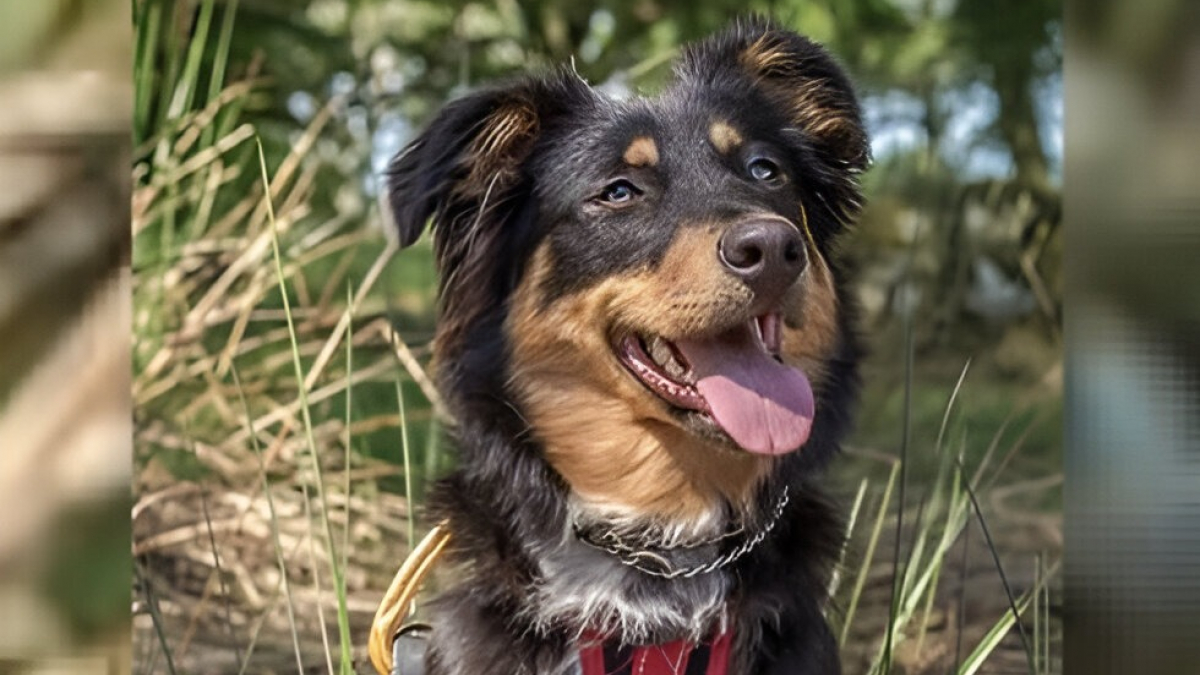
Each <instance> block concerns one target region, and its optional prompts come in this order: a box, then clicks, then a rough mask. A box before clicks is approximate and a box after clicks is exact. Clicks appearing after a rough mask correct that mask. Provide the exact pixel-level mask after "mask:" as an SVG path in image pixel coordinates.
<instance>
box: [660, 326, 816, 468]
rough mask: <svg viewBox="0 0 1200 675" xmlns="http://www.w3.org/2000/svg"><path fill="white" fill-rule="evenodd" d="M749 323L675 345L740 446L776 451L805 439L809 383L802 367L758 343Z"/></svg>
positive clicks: (810, 405)
mask: <svg viewBox="0 0 1200 675" xmlns="http://www.w3.org/2000/svg"><path fill="white" fill-rule="evenodd" d="M752 330H753V328H752V327H751V326H750V325H745V326H742V327H740V328H737V329H734V330H732V331H730V332H728V333H725V334H723V335H719V336H717V337H715V338H713V339H709V340H703V341H700V340H679V341H678V342H676V343H675V344H676V346H678V347H679V350H680V351H681V352H683V355H684V356H685V357H687V360H688V362H689V363H690V364H691V366H692V369H693V370H694V371H695V373H696V378H697V382H696V389H697V390H699V392H700V395H701V396H703V397H704V399H705V400H706V401H707V402H708V406H709V409H710V410H711V411H712V415H713V417H714V418H715V419H716V420H717V424H720V425H721V428H722V429H724V430H725V432H726V433H728V434H729V436H730V437H731V438H733V440H734V441H735V442H736V443H737V444H738V445H739V446H741V447H742V448H743V449H745V450H748V451H750V452H756V453H761V454H767V455H781V454H784V453H788V452H792V451H794V450H797V449H799V448H800V446H802V445H804V442H805V441H807V440H808V433H809V431H810V430H811V429H812V421H813V409H814V404H813V392H812V386H811V385H810V384H809V383H808V378H807V377H805V376H804V373H802V372H800V371H799V370H797V369H795V368H791V367H788V366H785V365H783V364H781V363H779V362H778V361H776V360H775V359H774V358H772V357H771V355H770V354H768V353H767V352H766V350H765V349H763V348H762V347H761V346H760V345H759V342H758V339H757V336H755V335H753V334H752V333H751V331H752Z"/></svg>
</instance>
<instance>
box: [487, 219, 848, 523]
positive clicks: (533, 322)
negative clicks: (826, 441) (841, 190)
mask: <svg viewBox="0 0 1200 675" xmlns="http://www.w3.org/2000/svg"><path fill="white" fill-rule="evenodd" d="M722 231H723V230H722V229H721V228H719V227H717V226H715V225H714V226H688V227H681V228H680V230H679V232H678V234H677V235H676V239H675V241H674V242H673V243H672V245H671V247H670V249H669V251H668V253H667V255H666V256H665V258H664V259H663V261H662V263H661V264H660V265H659V266H658V267H657V268H656V269H653V270H651V269H641V270H636V271H634V272H631V273H628V274H624V275H621V276H618V277H613V278H610V279H607V280H605V281H603V282H601V283H599V284H597V285H595V286H593V287H591V288H588V289H586V290H584V291H581V292H577V293H573V294H570V295H567V296H565V297H562V298H558V299H555V300H554V301H553V302H551V303H549V304H546V302H545V299H544V295H543V292H542V290H541V289H542V286H543V280H544V279H545V278H546V277H547V276H548V274H549V272H550V270H551V265H552V261H551V257H550V256H551V254H550V250H549V248H548V246H546V245H545V244H543V245H542V246H541V247H540V248H539V249H538V250H537V252H536V254H535V256H534V258H533V260H532V261H531V264H530V266H529V267H528V271H527V273H526V276H525V278H524V279H523V280H522V282H521V284H520V286H519V288H518V289H517V291H516V292H515V294H514V297H513V303H512V310H511V312H510V315H509V319H508V323H507V325H506V329H507V333H508V335H509V336H510V339H511V345H512V352H511V364H512V370H511V373H510V383H511V385H512V386H513V388H514V391H515V393H516V395H517V398H518V400H519V401H520V404H521V410H522V412H523V414H524V415H525V418H526V421H527V422H528V423H529V427H530V432H531V433H533V434H534V435H535V436H536V437H537V438H538V440H540V441H541V442H542V444H543V445H544V447H545V448H546V454H547V459H548V460H549V462H550V464H551V465H552V466H553V467H554V469H555V470H556V471H558V472H559V474H560V475H562V476H563V478H564V479H565V480H566V481H567V483H568V484H570V486H571V488H572V490H573V491H574V492H575V493H576V494H577V495H578V496H579V498H580V499H581V500H583V502H584V503H585V504H589V503H590V504H592V505H594V506H597V507H609V508H614V507H615V508H618V509H631V510H635V511H637V512H640V513H644V514H647V515H653V516H658V517H659V518H661V519H664V520H679V519H693V520H695V519H701V518H703V517H704V516H705V515H706V514H708V513H711V511H712V509H713V508H714V507H715V506H716V505H717V504H719V502H720V500H721V499H727V500H729V501H731V502H732V503H735V504H738V503H746V502H747V500H749V498H750V497H751V496H752V494H753V490H754V488H755V486H756V485H757V484H758V483H759V481H761V480H762V478H763V477H765V475H766V474H767V473H768V472H769V471H770V468H771V463H772V461H773V460H772V459H771V458H769V457H764V456H760V455H751V454H749V453H743V452H738V451H733V450H729V449H727V448H723V447H719V446H717V445H715V444H712V443H710V442H706V441H704V440H701V439H698V438H697V437H696V436H694V435H692V434H691V433H690V432H688V431H687V430H685V429H684V428H682V427H681V426H680V425H679V424H678V423H677V422H676V421H675V418H674V417H673V416H672V415H671V414H670V412H669V410H668V407H667V405H666V404H665V403H664V402H663V401H662V400H660V399H659V398H658V397H656V396H655V395H653V394H651V393H650V392H648V391H646V389H645V387H643V386H642V385H641V384H640V383H639V382H637V380H635V379H634V378H633V377H631V376H630V375H629V374H628V373H627V372H626V371H625V369H624V367H623V366H622V365H621V364H620V362H619V361H618V360H617V357H616V355H615V354H614V353H613V348H612V346H611V339H612V336H613V334H614V333H621V332H623V331H629V330H634V331H637V332H640V333H644V334H655V335H662V336H664V337H666V338H668V339H678V338H680V337H683V336H685V335H698V334H705V333H709V334H715V333H718V332H720V331H723V330H726V329H728V328H730V327H732V326H733V325H736V324H737V323H740V322H742V321H748V320H749V319H750V318H751V317H750V316H749V314H746V313H745V308H746V307H748V305H749V304H750V300H751V296H750V292H749V291H748V290H746V288H745V287H744V286H743V285H742V284H741V282H739V281H737V280H736V279H734V278H733V277H732V276H731V275H729V274H728V273H726V272H725V271H724V269H723V268H722V266H721V263H720V261H719V258H718V255H717V242H718V240H719V238H720V235H721V232H722ZM809 242H810V246H809V248H810V250H809V255H810V260H812V261H814V262H813V264H812V265H811V268H810V270H809V271H808V272H806V273H805V274H804V275H803V276H802V277H801V279H802V281H801V282H800V283H798V284H797V288H796V289H794V291H793V292H792V293H790V294H789V298H795V299H797V300H798V302H797V303H793V305H794V307H792V308H790V311H789V312H788V317H787V318H788V321H789V323H792V324H793V326H794V327H785V329H784V348H785V351H786V354H785V358H786V359H787V360H789V361H792V362H794V363H795V364H797V365H803V366H805V367H806V368H809V369H812V368H816V367H817V366H818V363H819V360H820V359H821V358H823V357H824V356H825V355H827V353H828V351H829V349H830V348H831V346H832V344H833V340H834V339H835V338H836V332H835V331H836V330H837V321H836V317H837V314H836V313H837V305H836V302H834V301H833V296H832V276H831V275H830V273H829V270H828V268H827V266H826V265H825V263H824V261H823V259H821V258H820V255H819V254H818V253H817V252H816V249H815V246H813V245H812V243H811V236H810V238H809ZM739 308H741V309H742V311H740V312H739ZM793 314H794V316H793Z"/></svg>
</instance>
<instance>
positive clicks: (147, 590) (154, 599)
mask: <svg viewBox="0 0 1200 675" xmlns="http://www.w3.org/2000/svg"><path fill="white" fill-rule="evenodd" d="M137 570H138V581H140V582H141V585H142V596H143V597H145V598H146V606H147V607H148V608H149V609H150V621H151V623H153V624H154V633H155V634H156V635H157V636H158V644H159V646H160V647H162V654H163V656H164V657H166V659H167V672H168V673H170V674H171V675H175V659H173V658H172V657H171V647H170V646H169V645H168V644H167V633H166V628H165V626H164V625H163V618H162V611H161V610H160V608H159V606H158V596H157V595H156V594H155V593H154V589H153V588H151V587H150V582H149V581H147V580H146V570H145V568H143V567H142V564H141V562H140V561H139V562H138V564H137Z"/></svg>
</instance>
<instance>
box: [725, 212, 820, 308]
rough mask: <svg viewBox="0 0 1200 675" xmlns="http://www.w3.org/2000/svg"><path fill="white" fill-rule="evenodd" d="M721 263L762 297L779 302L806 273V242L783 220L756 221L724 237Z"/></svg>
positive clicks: (797, 231) (737, 228) (731, 230)
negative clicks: (803, 273) (786, 291)
mask: <svg viewBox="0 0 1200 675" xmlns="http://www.w3.org/2000/svg"><path fill="white" fill-rule="evenodd" d="M719 248H720V251H721V262H722V263H724V264H725V267H726V268H728V269H729V271H730V272H733V273H734V274H735V275H736V276H738V277H740V278H741V279H742V280H743V281H745V282H746V284H747V285H748V286H750V289H751V290H752V291H754V294H755V295H757V296H759V297H766V298H770V299H771V300H777V299H778V298H779V296H781V295H783V292H784V291H785V290H787V288H788V286H791V285H792V282H794V281H795V280H796V277H798V276H800V272H802V271H804V265H805V263H806V261H807V260H806V258H807V256H806V255H805V253H804V240H803V239H802V238H801V236H800V231H799V230H797V229H796V227H795V226H794V225H792V224H791V223H788V222H786V221H782V220H752V221H749V222H745V223H740V224H738V225H735V226H733V227H731V228H729V230H727V231H726V232H725V234H724V235H723V236H722V237H721V243H720V245H719Z"/></svg>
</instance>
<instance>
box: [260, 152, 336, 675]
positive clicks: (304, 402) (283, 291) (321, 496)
mask: <svg viewBox="0 0 1200 675" xmlns="http://www.w3.org/2000/svg"><path fill="white" fill-rule="evenodd" d="M255 141H256V143H257V144H258V162H259V169H260V171H261V172H262V184H263V201H264V203H265V205H266V209H267V222H268V224H269V226H270V228H271V252H272V254H273V257H274V259H275V278H276V281H277V282H278V284H279V294H280V296H281V297H282V299H283V315H284V318H286V319H287V327H288V338H289V339H290V340H291V347H292V367H293V370H294V371H295V377H296V386H297V390H298V393H299V397H300V412H301V419H302V421H303V424H304V439H305V442H306V443H307V445H308V454H309V457H310V458H311V459H312V467H313V475H314V477H315V479H316V485H317V502H318V506H319V507H320V508H319V509H318V511H319V513H320V517H321V523H322V525H323V526H324V527H323V529H324V530H325V540H326V542H327V545H328V559H329V567H330V570H331V572H332V574H333V584H334V588H342V587H343V586H344V585H345V581H344V578H343V574H342V569H341V566H340V565H339V564H338V558H337V550H336V545H335V539H334V535H333V526H332V525H331V524H330V522H329V512H328V508H327V507H328V504H329V502H328V501H327V500H326V498H325V478H324V472H323V471H322V469H321V459H320V457H318V456H317V443H316V439H315V438H314V436H313V424H312V411H311V410H310V409H309V405H308V391H307V387H306V386H305V385H304V368H303V366H302V365H301V363H300V343H299V341H298V339H297V338H296V321H295V318H294V317H293V316H292V306H291V300H289V299H288V293H287V281H286V278H285V276H284V273H283V258H282V256H281V255H280V253H279V237H278V230H277V228H276V226H275V208H274V206H273V205H272V204H271V181H270V178H269V177H268V175H267V159H266V156H265V154H264V153H263V146H262V139H260V138H256V139H255ZM307 503H308V500H307V499H306V500H305V504H307ZM314 573H315V569H314ZM337 601H338V610H337V613H338V637H339V640H340V645H341V653H342V657H343V658H342V662H341V664H340V671H341V672H342V673H349V672H350V668H351V664H350V661H349V659H348V658H347V657H348V655H349V653H350V640H351V638H350V614H349V610H348V608H347V607H346V597H345V594H344V593H339V594H338V598H337ZM319 610H320V604H319V599H318V611H319ZM322 623H323V622H322ZM322 630H324V626H323V625H322ZM331 669H332V668H331Z"/></svg>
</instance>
